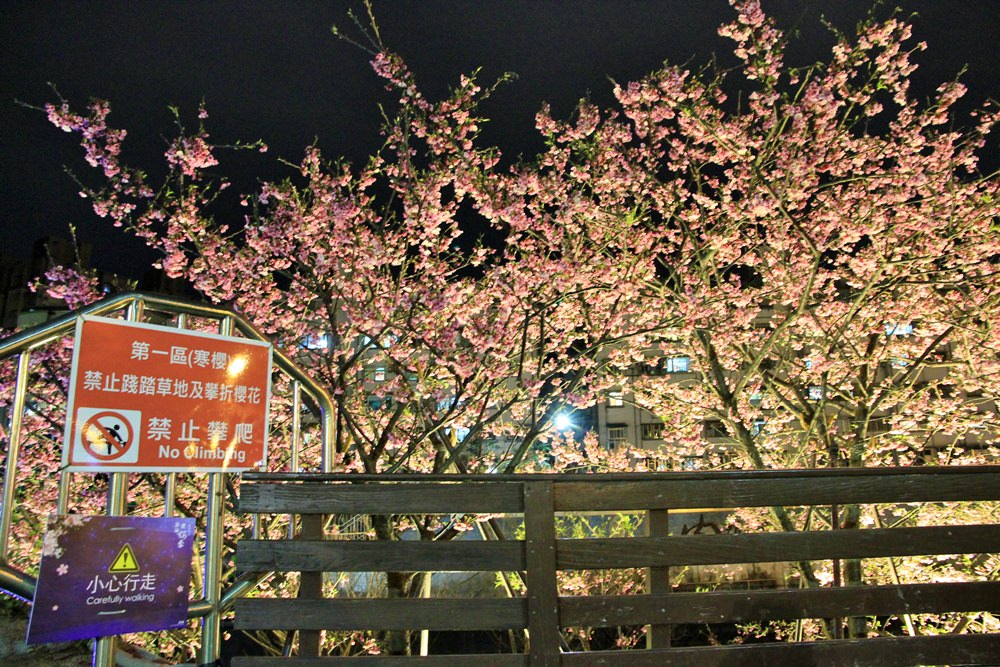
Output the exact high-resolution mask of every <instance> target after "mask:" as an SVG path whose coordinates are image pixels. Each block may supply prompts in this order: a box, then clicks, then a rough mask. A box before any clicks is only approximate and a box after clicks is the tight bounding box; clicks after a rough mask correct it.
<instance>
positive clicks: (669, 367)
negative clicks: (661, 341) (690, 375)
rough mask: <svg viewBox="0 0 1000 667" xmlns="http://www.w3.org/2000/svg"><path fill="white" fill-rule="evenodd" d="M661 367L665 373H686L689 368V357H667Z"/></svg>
mask: <svg viewBox="0 0 1000 667" xmlns="http://www.w3.org/2000/svg"><path fill="white" fill-rule="evenodd" d="M663 369H664V370H665V371H666V372H667V373H687V372H688V371H689V370H691V357H667V359H665V360H664V362H663Z"/></svg>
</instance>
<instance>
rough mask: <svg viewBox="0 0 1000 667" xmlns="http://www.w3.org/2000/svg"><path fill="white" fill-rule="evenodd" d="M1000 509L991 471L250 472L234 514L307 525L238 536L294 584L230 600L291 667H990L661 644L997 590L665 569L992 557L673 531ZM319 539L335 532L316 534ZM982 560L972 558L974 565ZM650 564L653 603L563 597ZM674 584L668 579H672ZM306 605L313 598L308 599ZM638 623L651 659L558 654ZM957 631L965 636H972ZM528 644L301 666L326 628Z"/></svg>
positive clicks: (837, 648)
mask: <svg viewBox="0 0 1000 667" xmlns="http://www.w3.org/2000/svg"><path fill="white" fill-rule="evenodd" d="M995 500H1000V467H997V466H986V467H964V468H960V467H953V468H930V467H929V468H909V469H865V470H826V471H819V470H809V471H780V472H779V471H775V472H771V471H760V472H734V473H658V474H620V475H593V476H590V475H529V476H507V475H504V476H501V475H497V476H486V475H482V476H467V477H461V478H457V477H455V476H433V477H431V476H419V475H406V476H367V475H319V474H316V475H302V474H287V475H283V474H264V473H259V474H258V473H254V474H247V475H246V476H245V477H244V480H243V482H242V485H241V488H240V511H242V512H252V513H263V514H272V513H274V514H277V513H288V514H293V515H301V516H302V526H303V529H302V534H300V539H296V540H244V541H242V542H240V543H239V545H238V548H237V565H238V567H239V569H241V570H244V571H255V572H259V571H268V570H274V571H280V572H301V573H302V589H303V590H302V592H300V597H299V598H294V599H266V598H248V599H244V600H240V601H238V602H237V604H236V611H235V620H234V623H235V627H236V628H237V629H242V630H268V629H270V630H292V629H295V630H298V631H299V632H300V650H299V657H297V658H296V660H297V662H293V663H291V664H297V665H320V664H323V665H326V664H329V663H330V662H333V663H337V661H343V660H354V661H356V662H357V663H358V664H361V665H395V664H397V662H402V663H407V664H409V663H408V661H412V662H413V664H419V665H424V666H429V667H457V666H459V665H470V664H474V665H477V666H478V667H500V666H503V667H508V666H511V667H513V666H515V665H517V666H530V667H539V666H546V667H548V666H555V665H561V666H565V667H592V666H595V665H615V666H616V667H633V666H634V667H639V666H646V665H649V666H652V665H681V666H687V665H691V666H696V667H710V666H712V665H740V666H741V667H744V666H754V665H761V666H765V665H766V666H767V667H771V666H772V665H775V664H781V665H784V664H789V665H791V664H794V665H843V664H859V665H878V666H880V667H885V666H891V665H940V664H952V665H955V664H961V665H973V664H975V665H989V664H992V665H996V664H1000V634H986V633H977V634H971V633H970V634H936V635H923V636H921V635H915V636H911V635H907V634H905V633H901V634H903V636H893V637H877V638H864V639H823V640H817V641H801V642H770V643H755V644H734V645H724V646H698V647H681V646H671V645H670V626H671V625H675V624H709V623H750V622H765V621H768V620H777V619H783V620H788V619H839V618H842V617H851V616H882V617H886V616H900V617H901V616H902V615H904V614H924V613H941V612H985V613H992V614H998V613H1000V582H998V581H992V580H989V577H981V579H982V580H979V581H967V582H948V583H906V582H901V583H900V584H896V585H873V586H858V587H821V588H785V589H774V590H722V591H719V590H717V591H709V592H690V593H681V592H672V590H671V588H672V587H671V584H670V580H669V572H670V569H671V568H676V567H679V566H685V565H708V564H734V563H761V562H786V561H787V562H794V561H823V560H826V561H833V560H836V559H887V558H888V559H891V558H898V557H908V556H917V555H934V554H976V555H981V554H990V553H994V552H996V553H1000V525H997V524H996V523H990V524H986V525H936V526H920V527H914V526H908V527H891V528H878V527H875V528H866V529H859V530H830V529H829V528H828V527H827V528H826V529H824V530H805V531H797V532H787V533H781V532H761V533H749V532H744V533H737V534H731V533H721V534H713V535H685V536H679V535H670V534H668V529H667V526H668V524H667V518H668V515H669V513H670V512H675V511H684V510H689V509H691V508H706V507H727V508H738V507H812V506H825V507H826V509H827V510H829V508H830V506H844V505H847V504H879V505H891V506H895V507H902V506H903V505H904V504H906V503H953V502H960V501H995ZM618 511H641V512H645V513H646V516H647V521H646V526H647V531H646V533H647V534H646V536H639V537H632V538H591V539H561V538H560V539H557V534H556V533H557V529H556V515H557V513H608V512H618ZM401 514H407V515H417V514H440V515H459V514H491V515H498V514H503V515H520V516H523V522H524V531H523V532H524V538H523V539H518V540H495V541H471V540H458V541H447V542H435V541H420V540H402V541H385V542H382V541H356V540H334V539H324V533H323V531H322V525H323V522H322V517H324V516H331V515H348V516H353V515H401ZM994 516H996V515H995V514H994ZM325 537H327V538H329V536H328V535H327V536H325ZM979 560H980V562H983V557H982V556H980V559H979ZM610 568H648V570H647V592H646V594H642V595H628V596H561V595H560V594H559V592H558V590H557V572H558V571H560V570H574V569H587V570H591V569H592V570H602V569H610ZM395 571H408V572H430V571H435V572H440V571H487V572H523V573H524V574H525V579H526V581H525V583H526V592H525V593H524V595H523V597H514V598H499V599H498V598H482V597H480V598H464V599H458V598H450V599H439V598H429V599H409V598H408V599H398V598H396V599H387V598H382V599H372V598H350V597H331V598H325V599H323V598H322V596H321V593H320V577H321V576H322V575H321V573H324V572H395ZM675 571H676V570H675ZM310 597H312V598H317V599H307V598H310ZM643 625H645V626H648V629H647V648H642V649H635V650H627V651H586V652H584V651H578V652H573V651H566V650H565V642H564V640H563V639H562V637H561V629H562V628H567V627H615V626H643ZM966 628H967V626H966ZM378 629H386V630H389V629H394V630H425V629H429V630H432V631H433V630H441V631H471V630H495V631H508V630H515V631H524V630H526V631H527V635H528V637H529V639H528V642H527V648H526V649H525V651H524V653H493V654H485V655H475V656H471V655H459V656H454V655H452V656H445V655H441V656H426V657H406V656H377V657H372V656H365V657H360V658H351V657H305V656H308V655H309V654H312V655H316V650H317V648H318V636H319V631H322V630H327V631H352V630H378ZM285 664H289V663H288V659H287V658H266V657H245V658H237V659H236V660H235V661H234V665H238V666H239V667H265V666H267V667H275V666H277V665H285Z"/></svg>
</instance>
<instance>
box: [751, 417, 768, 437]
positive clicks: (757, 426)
mask: <svg viewBox="0 0 1000 667" xmlns="http://www.w3.org/2000/svg"><path fill="white" fill-rule="evenodd" d="M766 424H767V420H765V419H754V420H753V428H751V429H750V434H751V435H760V434H761V432H762V431H763V430H764V426H765V425H766Z"/></svg>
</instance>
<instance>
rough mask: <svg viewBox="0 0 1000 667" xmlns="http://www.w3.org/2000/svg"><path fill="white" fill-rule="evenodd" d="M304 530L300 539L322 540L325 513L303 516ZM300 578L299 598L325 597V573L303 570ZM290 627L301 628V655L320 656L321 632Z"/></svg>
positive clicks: (305, 599)
mask: <svg viewBox="0 0 1000 667" xmlns="http://www.w3.org/2000/svg"><path fill="white" fill-rule="evenodd" d="M301 523H302V530H301V532H300V533H299V535H298V538H299V539H300V540H322V539H323V515H321V514H309V515H304V516H302V518H301ZM299 576H300V580H299V595H298V597H299V600H300V601H307V600H318V599H321V598H322V597H323V573H322V572H303V573H302V574H301V575H299ZM289 627H290V628H298V629H299V655H301V656H309V657H314V656H315V657H319V650H320V636H319V632H313V631H310V630H308V629H306V628H304V627H303V626H299V625H292V626H289Z"/></svg>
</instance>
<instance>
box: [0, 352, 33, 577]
mask: <svg viewBox="0 0 1000 667" xmlns="http://www.w3.org/2000/svg"><path fill="white" fill-rule="evenodd" d="M30 358H31V353H30V352H28V351H27V350H25V351H24V352H22V353H21V354H19V355H18V357H17V381H16V386H15V389H14V404H13V405H12V406H11V414H10V435H9V437H8V438H7V467H6V468H5V469H4V473H3V507H0V562H2V563H6V562H7V547H8V544H9V543H10V540H9V538H10V522H11V515H12V514H13V513H14V487H15V486H17V479H16V478H17V461H18V457H19V456H20V455H21V418H22V416H23V415H24V402H25V397H26V395H27V393H28V361H30Z"/></svg>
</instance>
